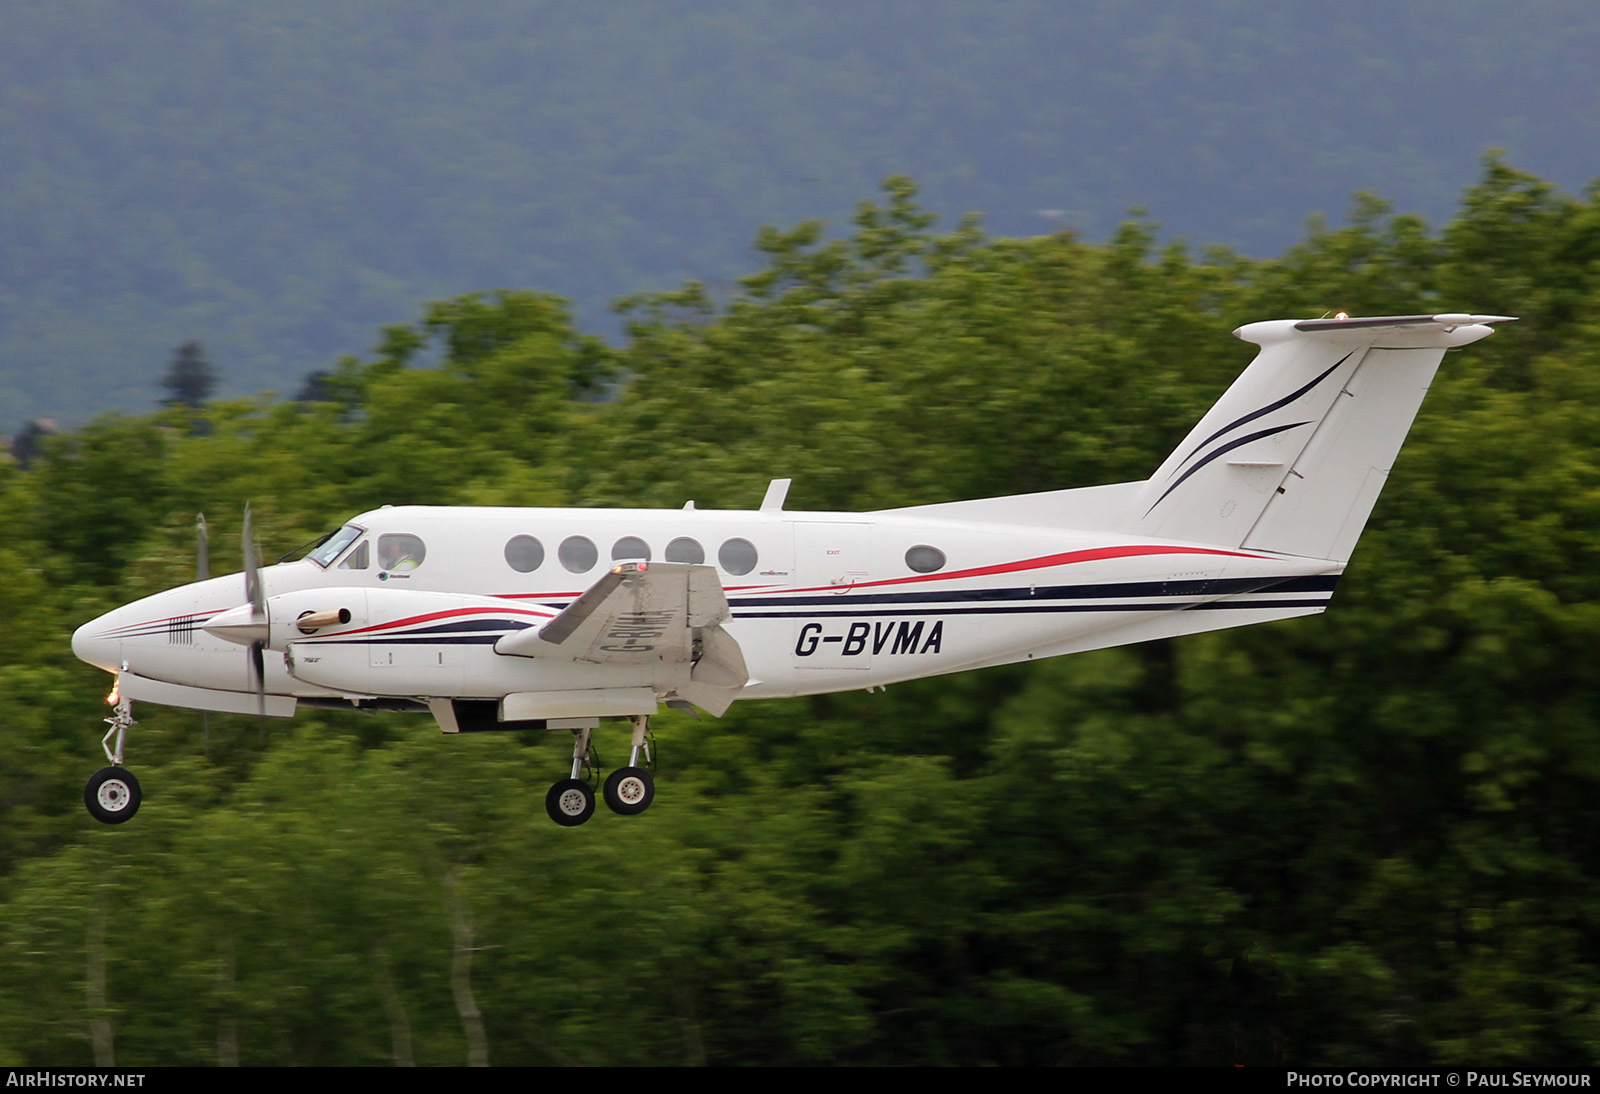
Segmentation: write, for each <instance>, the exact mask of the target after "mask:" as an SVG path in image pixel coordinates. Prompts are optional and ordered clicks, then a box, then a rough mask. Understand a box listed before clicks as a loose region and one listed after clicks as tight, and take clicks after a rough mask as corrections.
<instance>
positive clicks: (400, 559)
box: [378, 532, 428, 570]
mask: <svg viewBox="0 0 1600 1094" xmlns="http://www.w3.org/2000/svg"><path fill="white" fill-rule="evenodd" d="M427 557H428V548H427V547H425V546H423V543H422V540H421V539H420V538H419V537H417V536H414V535H411V534H410V533H409V532H390V533H388V534H386V535H381V536H379V537H378V569H380V570H415V569H416V568H417V567H418V566H421V565H422V560H423V559H425V558H427Z"/></svg>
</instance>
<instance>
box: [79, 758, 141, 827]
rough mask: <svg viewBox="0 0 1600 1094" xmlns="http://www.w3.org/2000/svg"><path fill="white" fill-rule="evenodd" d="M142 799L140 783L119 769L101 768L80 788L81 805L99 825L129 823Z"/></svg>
mask: <svg viewBox="0 0 1600 1094" xmlns="http://www.w3.org/2000/svg"><path fill="white" fill-rule="evenodd" d="M143 797H144V796H143V794H142V793H141V792H140V790H139V780H138V779H136V778H134V777H133V776H132V775H131V774H129V773H128V772H127V771H124V770H123V769H122V768H120V767H102V768H101V769H100V770H99V771H96V772H95V773H94V775H93V776H92V777H91V778H90V779H89V781H88V783H86V784H85V785H84V788H83V804H84V805H86V806H88V807H89V815H90V816H91V817H93V818H94V819H95V820H97V821H99V822H100V823H101V824H121V823H122V822H123V821H125V820H132V819H133V815H134V814H135V813H137V812H138V811H139V803H140V801H142V800H143Z"/></svg>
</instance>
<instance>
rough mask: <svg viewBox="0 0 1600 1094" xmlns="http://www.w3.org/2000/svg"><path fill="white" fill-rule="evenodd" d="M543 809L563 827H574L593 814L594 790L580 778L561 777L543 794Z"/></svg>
mask: <svg viewBox="0 0 1600 1094" xmlns="http://www.w3.org/2000/svg"><path fill="white" fill-rule="evenodd" d="M544 811H545V812H546V813H549V814H550V819H551V820H553V821H555V822H556V823H557V824H559V825H561V827H563V828H576V827H577V826H578V825H580V824H582V823H583V822H584V821H586V820H588V819H589V818H590V817H592V816H594V790H593V788H591V787H590V786H589V784H588V783H586V782H584V781H583V780H582V779H562V780H561V781H560V782H558V783H556V784H555V785H554V786H552V787H551V788H550V793H548V794H546V795H545V796H544Z"/></svg>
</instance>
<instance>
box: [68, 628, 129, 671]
mask: <svg viewBox="0 0 1600 1094" xmlns="http://www.w3.org/2000/svg"><path fill="white" fill-rule="evenodd" d="M110 618H111V616H110V615H109V614H108V615H102V616H101V617H100V618H99V619H91V620H90V621H89V622H87V623H85V624H84V625H83V626H81V627H79V628H78V629H77V630H75V631H73V632H72V652H73V653H74V654H76V655H77V658H78V660H80V661H83V662H86V663H88V664H90V665H94V666H95V667H96V668H102V669H105V670H106V671H107V672H116V671H117V670H118V669H119V668H121V667H122V641H121V639H118V638H112V637H108V635H109V633H110V632H111V631H112V629H113V627H112V625H111V624H110V623H108V620H109V619H110Z"/></svg>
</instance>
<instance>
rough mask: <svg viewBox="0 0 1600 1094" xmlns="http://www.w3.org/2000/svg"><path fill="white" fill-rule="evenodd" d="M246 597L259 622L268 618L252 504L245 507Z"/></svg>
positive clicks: (247, 503) (252, 613) (254, 616)
mask: <svg viewBox="0 0 1600 1094" xmlns="http://www.w3.org/2000/svg"><path fill="white" fill-rule="evenodd" d="M243 536H244V595H245V599H246V600H248V601H249V602H250V614H251V616H252V617H253V618H255V619H256V620H257V621H258V622H265V621H266V618H267V597H266V594H265V593H264V592H263V591H262V588H261V556H260V553H259V552H257V550H256V536H255V529H254V527H253V526H252V525H251V522H250V503H249V502H246V503H245V506H244V532H243Z"/></svg>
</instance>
